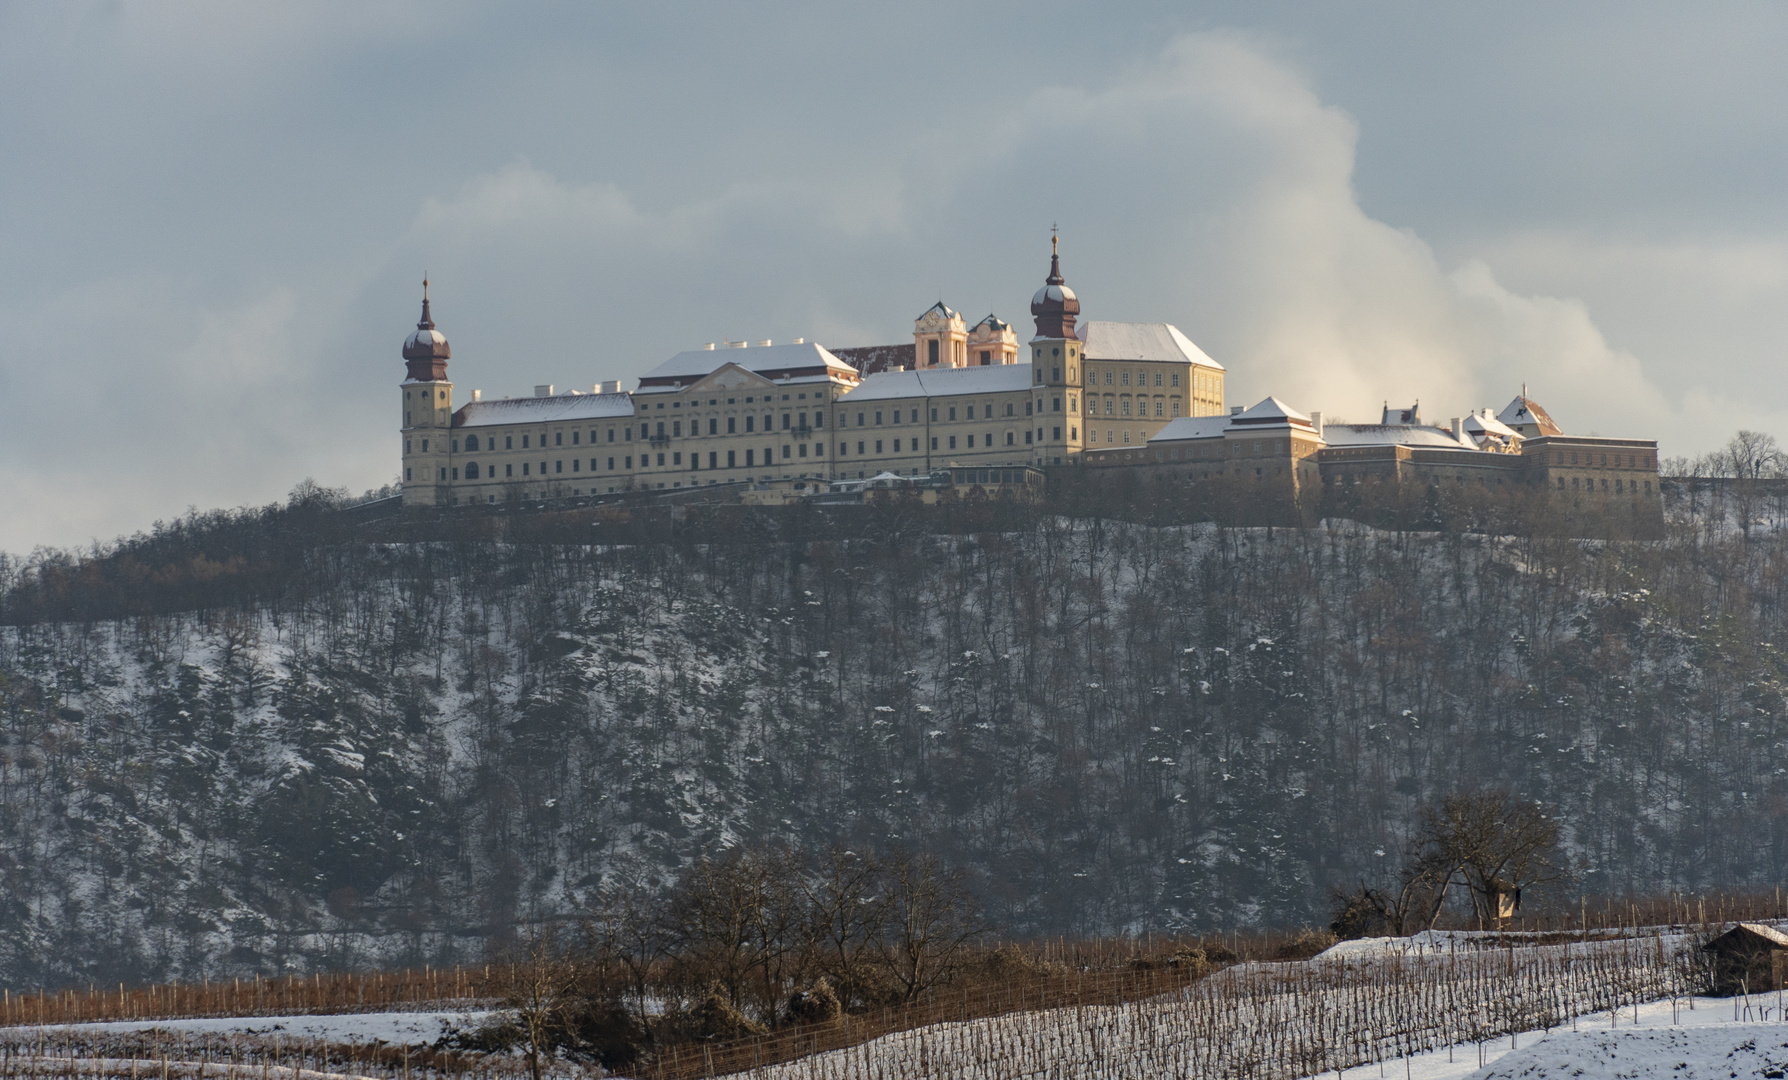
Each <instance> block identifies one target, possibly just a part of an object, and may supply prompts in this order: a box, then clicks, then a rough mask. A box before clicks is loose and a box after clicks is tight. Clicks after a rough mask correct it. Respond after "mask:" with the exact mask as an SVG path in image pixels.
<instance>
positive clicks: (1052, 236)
mask: <svg viewBox="0 0 1788 1080" xmlns="http://www.w3.org/2000/svg"><path fill="white" fill-rule="evenodd" d="M1058 242H1059V238H1058V237H1057V236H1056V228H1055V223H1054V222H1053V221H1052V222H1050V223H1049V256H1050V258H1054V257H1055V255H1056V252H1057V251H1058V250H1059V249H1058V248H1057V247H1056V244H1057V243H1058Z"/></svg>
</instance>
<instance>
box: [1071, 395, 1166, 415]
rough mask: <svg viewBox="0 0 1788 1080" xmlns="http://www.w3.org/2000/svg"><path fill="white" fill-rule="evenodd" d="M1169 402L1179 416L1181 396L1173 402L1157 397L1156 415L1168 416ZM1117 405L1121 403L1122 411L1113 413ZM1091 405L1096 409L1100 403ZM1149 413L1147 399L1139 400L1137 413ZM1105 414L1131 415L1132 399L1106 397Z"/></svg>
mask: <svg viewBox="0 0 1788 1080" xmlns="http://www.w3.org/2000/svg"><path fill="white" fill-rule="evenodd" d="M1169 404H1172V406H1173V415H1174V416H1178V415H1179V414H1180V399H1179V398H1174V399H1173V401H1172V402H1171V403H1170V402H1167V401H1163V400H1159V399H1157V400H1156V402H1155V415H1156V416H1166V415H1167V413H1166V412H1165V411H1164V410H1165V409H1166V408H1167V406H1168V405H1169ZM1117 405H1121V406H1122V407H1123V408H1122V410H1121V411H1120V412H1118V413H1113V412H1112V409H1113V407H1114V406H1117ZM1091 407H1092V408H1094V409H1097V408H1098V405H1097V404H1094V405H1092V406H1091ZM1148 414H1149V403H1148V402H1147V401H1146V400H1139V401H1138V402H1137V403H1136V415H1138V416H1147V415H1148ZM1105 415H1106V416H1113V415H1119V416H1129V415H1130V399H1129V398H1122V399H1119V398H1110V397H1108V398H1106V399H1105Z"/></svg>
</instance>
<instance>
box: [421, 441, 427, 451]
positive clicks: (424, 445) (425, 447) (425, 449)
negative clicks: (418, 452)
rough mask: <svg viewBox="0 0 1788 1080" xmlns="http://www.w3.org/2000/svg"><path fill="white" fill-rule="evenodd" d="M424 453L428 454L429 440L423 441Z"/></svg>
mask: <svg viewBox="0 0 1788 1080" xmlns="http://www.w3.org/2000/svg"><path fill="white" fill-rule="evenodd" d="M422 452H423V453H425V454H426V453H428V440H427V439H423V440H422Z"/></svg>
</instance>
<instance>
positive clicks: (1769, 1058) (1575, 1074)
mask: <svg viewBox="0 0 1788 1080" xmlns="http://www.w3.org/2000/svg"><path fill="white" fill-rule="evenodd" d="M1733 1006H1734V1001H1733V999H1731V998H1685V999H1682V1000H1680V1001H1676V1002H1670V1001H1654V1002H1652V1003H1651V1004H1649V1005H1641V1006H1640V1007H1639V1009H1638V1015H1637V1019H1635V1018H1634V1010H1632V1009H1625V1010H1622V1011H1621V1012H1620V1013H1619V1015H1618V1016H1617V1017H1616V1018H1615V1020H1614V1022H1613V1023H1612V1024H1611V1023H1610V1020H1609V1017H1608V1016H1607V1015H1606V1014H1603V1015H1602V1016H1601V1017H1599V1018H1595V1019H1592V1018H1590V1017H1583V1018H1581V1019H1580V1020H1579V1021H1578V1023H1577V1025H1576V1030H1574V1031H1573V1030H1569V1029H1560V1030H1558V1031H1554V1032H1550V1033H1547V1032H1542V1031H1530V1032H1527V1033H1525V1034H1522V1035H1517V1036H1515V1037H1514V1038H1513V1039H1507V1038H1504V1039H1498V1040H1496V1041H1495V1042H1494V1043H1485V1044H1484V1045H1483V1046H1482V1047H1479V1046H1478V1045H1477V1044H1472V1043H1468V1044H1466V1045H1463V1046H1453V1047H1448V1048H1446V1049H1442V1050H1431V1051H1428V1052H1427V1053H1421V1054H1413V1055H1411V1056H1410V1057H1408V1058H1407V1059H1404V1058H1397V1059H1393V1060H1390V1061H1386V1062H1383V1063H1380V1064H1373V1065H1362V1066H1359V1067H1357V1068H1352V1069H1347V1070H1345V1071H1343V1072H1342V1073H1341V1074H1340V1080H1374V1078H1376V1077H1379V1076H1383V1077H1386V1078H1387V1080H1396V1078H1397V1077H1399V1076H1401V1077H1405V1078H1406V1080H1460V1078H1462V1077H1472V1078H1473V1080H1478V1078H1482V1080H1491V1078H1503V1077H1508V1078H1511V1080H1513V1078H1517V1077H1519V1078H1529V1080H1541V1078H1561V1080H1562V1078H1581V1080H1599V1078H1602V1077H1606V1078H1608V1080H1616V1078H1619V1080H1641V1078H1645V1077H1654V1076H1655V1077H1665V1076H1669V1077H1675V1078H1678V1080H1711V1078H1715V1077H1717V1078H1718V1080H1731V1078H1732V1077H1734V1076H1739V1077H1744V1076H1768V1075H1769V1070H1776V1071H1777V1072H1778V1075H1779V1074H1780V1070H1781V1069H1782V1068H1783V1065H1782V1063H1783V1062H1788V1024H1784V1023H1782V1022H1781V1017H1782V1012H1781V1009H1780V1007H1779V1006H1778V1005H1777V1003H1776V1000H1775V998H1774V997H1773V996H1771V997H1769V998H1767V999H1766V998H1752V999H1751V1007H1750V1009H1749V1010H1748V1016H1747V1013H1746V1009H1745V1006H1744V1003H1743V1002H1738V1010H1737V1011H1738V1016H1737V1018H1736V1019H1735V1018H1734V1015H1733V1014H1734V1009H1733ZM1765 1010H1767V1012H1765ZM1765 1015H1766V1016H1767V1022H1760V1018H1761V1017H1763V1016H1765ZM1511 1044H1512V1048H1511ZM1480 1053H1481V1054H1482V1059H1481V1060H1482V1062H1483V1065H1482V1066H1480V1065H1479V1060H1480V1058H1479V1054H1480ZM1767 1062H1774V1064H1767ZM1326 1075H1328V1076H1334V1075H1335V1074H1334V1073H1328V1074H1326Z"/></svg>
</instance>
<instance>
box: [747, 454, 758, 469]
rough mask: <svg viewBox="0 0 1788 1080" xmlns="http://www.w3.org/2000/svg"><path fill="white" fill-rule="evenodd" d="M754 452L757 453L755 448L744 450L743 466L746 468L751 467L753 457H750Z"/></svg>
mask: <svg viewBox="0 0 1788 1080" xmlns="http://www.w3.org/2000/svg"><path fill="white" fill-rule="evenodd" d="M756 453H757V451H755V450H747V451H745V467H746V468H747V469H749V468H751V462H752V460H753V457H752V456H753V455H754V454H756Z"/></svg>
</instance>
